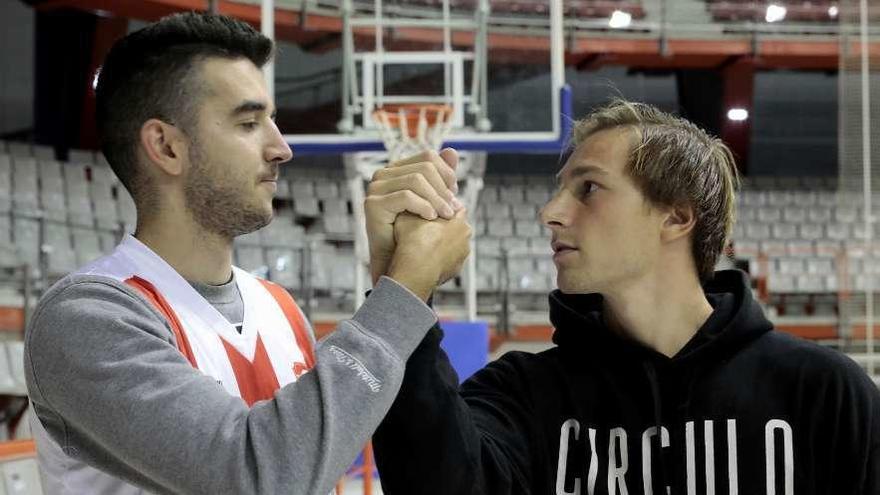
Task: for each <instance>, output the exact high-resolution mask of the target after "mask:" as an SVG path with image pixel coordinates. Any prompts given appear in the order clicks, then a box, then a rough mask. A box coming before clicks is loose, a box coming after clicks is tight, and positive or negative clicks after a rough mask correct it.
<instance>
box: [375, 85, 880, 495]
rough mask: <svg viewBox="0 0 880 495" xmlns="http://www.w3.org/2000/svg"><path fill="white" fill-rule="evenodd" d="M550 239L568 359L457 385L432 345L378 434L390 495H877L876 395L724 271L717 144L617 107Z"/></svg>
mask: <svg viewBox="0 0 880 495" xmlns="http://www.w3.org/2000/svg"><path fill="white" fill-rule="evenodd" d="M572 141H573V142H572V146H571V150H572V152H571V154H570V156H569V158H568V160H567V162H566V163H565V166H564V167H563V168H562V171H561V172H560V173H559V175H558V183H559V187H558V190H557V192H556V193H555V195H554V196H553V198H552V199H551V200H550V202H549V203H548V204H547V205H546V206H545V207H544V209H543V211H542V212H541V219H542V222H543V223H544V225H546V226H547V227H548V228H549V229H550V231H551V232H552V248H553V251H554V255H553V259H554V262H555V264H556V267H557V269H558V275H557V284H558V288H559V289H558V290H556V291H554V292H552V293H551V294H550V319H551V321H552V323H553V325H554V327H555V328H556V331H555V333H554V335H553V342H554V343H555V344H556V345H555V347H553V348H551V349H549V350H547V351H545V352H541V353H538V354H532V353H526V352H511V353H508V354H506V355H504V356H503V357H501V358H500V359H499V360H497V361H495V362H493V363H491V364H489V365H488V366H486V367H485V368H484V369H483V370H481V371H479V372H478V373H477V374H475V375H474V376H473V377H472V378H470V379H469V380H467V381H466V382H465V383H464V384H463V385H461V387H460V388H459V384H458V381H457V378H456V375H455V372H454V371H453V370H452V368H451V367H450V365H449V361H448V359H447V357H446V355H445V354H444V353H443V351H442V350H441V349H440V347H439V341H440V338H441V334H440V332H439V331H437V330H433V331H432V332H431V333H429V334H428V336H427V337H426V338H425V340H423V341H422V343H421V344H420V346H419V348H417V349H416V351H415V352H414V353H413V355H412V356H411V357H410V359H409V361H408V362H407V370H406V375H405V377H404V383H403V385H402V387H401V391H400V394H399V395H398V397H397V399H396V400H395V403H394V405H393V406H392V408H391V411H390V412H389V414H388V416H387V417H386V418H385V420H384V422H383V423H382V425H381V426H380V428H379V430H378V431H377V434H376V435H375V436H374V443H375V448H376V455H377V460H378V466H379V469H380V473H381V475H382V484H383V488H384V492H385V493H386V494H388V495H397V494H401V493H418V494H419V495H430V494H435V493H436V494H441V493H442V494H456V495H462V494H487V495H506V494H536V495H537V494H540V495H545V494H551V493H555V494H557V495H581V494H583V495H587V494H589V495H597V494H642V493H643V494H669V493H674V494H687V495H696V494H715V493H725V494H738V493H741V494H749V495H752V494H785V495H793V494H795V493H797V494H828V495H831V494H834V495H842V494H862V495H868V494H871V495H876V494H877V493H880V394H878V391H877V388H876V387H875V385H874V384H873V383H872V382H871V380H870V379H869V378H868V377H867V376H866V375H865V373H864V372H863V371H862V370H861V369H860V368H859V367H858V366H857V365H856V364H855V363H853V362H852V361H850V360H849V359H848V358H846V357H845V356H843V355H841V354H839V353H837V352H835V351H833V350H829V349H826V348H822V347H820V346H818V345H816V344H813V343H810V342H805V341H802V340H798V339H796V338H794V337H791V336H789V335H786V334H784V333H781V332H778V331H775V330H774V329H773V325H772V324H771V323H770V322H769V321H768V320H767V319H766V318H765V316H764V314H763V312H762V310H761V307H760V305H759V304H758V302H757V301H755V300H754V299H753V298H752V294H751V291H750V288H749V283H748V280H747V278H746V276H745V275H744V274H743V273H742V272H737V271H722V272H717V273H716V272H714V271H713V267H714V266H715V263H716V261H717V259H718V257H719V254H720V253H721V251H722V248H723V247H724V245H725V243H726V242H727V239H728V237H729V235H730V231H731V226H732V225H733V222H734V213H735V201H734V191H735V188H736V185H737V175H736V170H735V166H734V162H733V158H732V155H731V153H730V151H729V150H728V148H727V147H726V146H725V145H724V144H723V143H722V142H721V141H720V140H718V139H715V138H713V137H711V136H709V135H707V134H706V133H705V132H703V131H702V130H700V129H699V128H697V127H696V126H694V125H693V124H691V123H690V122H687V121H686V120H684V119H681V118H677V117H674V116H671V115H669V114H666V113H663V112H661V111H659V110H657V109H656V108H653V107H651V106H648V105H644V104H638V103H630V102H625V101H616V102H613V103H612V104H610V105H608V106H606V107H604V108H601V109H599V110H597V111H596V112H594V113H592V114H590V115H589V116H588V117H587V118H585V119H584V120H582V121H580V122H578V123H577V124H576V126H575V130H574V135H573V139H572Z"/></svg>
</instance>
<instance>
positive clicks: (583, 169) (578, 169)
mask: <svg viewBox="0 0 880 495" xmlns="http://www.w3.org/2000/svg"><path fill="white" fill-rule="evenodd" d="M587 174H596V175H600V176H603V177H608V175H610V174H609V173H608V171H607V170H605V169H604V168H602V167H598V166H596V165H576V166H574V168H573V169H572V170H571V171H570V172H569V173H568V176H569V177H571V178H574V177H580V176H581V175H587ZM561 181H562V172H559V173H558V174H556V183H557V184H559V183H560V182H561Z"/></svg>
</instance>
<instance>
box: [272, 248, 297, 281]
mask: <svg viewBox="0 0 880 495" xmlns="http://www.w3.org/2000/svg"><path fill="white" fill-rule="evenodd" d="M266 261H267V263H268V265H269V279H270V280H271V281H273V282H275V283H276V284H279V285H281V286H283V287H286V288H288V289H298V288H299V287H300V275H301V270H302V253H301V252H300V251H297V250H294V249H284V248H269V249H267V250H266Z"/></svg>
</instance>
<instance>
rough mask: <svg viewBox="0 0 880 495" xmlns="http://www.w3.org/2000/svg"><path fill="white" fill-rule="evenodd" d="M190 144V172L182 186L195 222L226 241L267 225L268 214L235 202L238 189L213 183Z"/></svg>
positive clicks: (197, 151) (238, 192) (268, 220)
mask: <svg viewBox="0 0 880 495" xmlns="http://www.w3.org/2000/svg"><path fill="white" fill-rule="evenodd" d="M193 144H194V146H192V147H191V148H190V163H191V164H192V170H191V171H190V173H189V174H188V177H187V181H186V185H185V186H184V195H185V198H186V206H187V208H188V209H189V211H190V212H191V213H192V215H193V218H194V219H195V221H196V222H197V223H198V224H199V225H200V226H201V227H202V228H203V229H205V230H206V231H208V232H212V233H214V234H218V235H220V236H223V237H225V238H228V239H233V238H235V237H238V236H240V235H243V234H249V233H251V232H254V231H256V230H259V229H261V228H263V227H265V226H266V225H269V222H271V221H272V212H271V211H270V212H269V213H268V214H267V213H266V212H265V211H264V210H261V209H256V208H248V207H247V206H245V205H244V204H242V202H241V201H240V200H239V195H240V194H241V190H240V189H237V188H235V187H231V186H228V185H226V184H218V183H217V182H216V181H213V180H212V179H211V177H210V175H209V172H208V167H209V165H208V164H206V163H205V160H204V159H203V154H202V153H201V152H200V150H199V146H198V145H197V144H196V143H193Z"/></svg>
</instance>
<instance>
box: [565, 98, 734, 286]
mask: <svg viewBox="0 0 880 495" xmlns="http://www.w3.org/2000/svg"><path fill="white" fill-rule="evenodd" d="M614 128H623V129H632V131H633V145H632V148H631V152H630V156H629V159H628V163H627V172H628V173H629V174H630V176H631V177H632V178H633V180H634V181H635V183H636V185H637V187H639V189H640V190H641V192H642V194H644V196H645V198H646V199H647V200H648V201H649V202H650V203H651V204H652V205H655V206H669V207H679V206H690V207H691V208H693V212H694V215H695V218H696V224H695V226H694V230H693V237H692V245H691V250H692V253H693V258H694V262H695V263H696V267H697V272H698V274H699V277H700V280H701V281H703V282H705V281H707V280H709V279H710V278H711V277H712V274H713V273H714V269H715V264H716V263H717V262H718V257H719V256H720V255H721V252H722V251H723V249H724V247H725V246H726V245H727V241H728V239H729V237H730V232H731V230H732V229H733V224H734V222H735V220H736V197H735V194H736V190H737V189H738V188H739V175H738V173H737V169H736V163H735V161H734V158H733V154H732V153H731V151H730V148H728V147H727V145H725V144H724V143H723V142H722V141H721V140H720V139H718V138H716V137H714V136H711V135H709V134H708V133H706V132H705V131H704V130H702V129H700V128H699V127H697V126H696V125H694V124H693V123H691V122H688V121H687V120H685V119H683V118H680V117H676V116H674V115H671V114H668V113H666V112H663V111H661V110H659V109H657V108H656V107H653V106H651V105H647V104H644V103H635V102H630V101H625V100H621V99H616V100H613V101H612V102H611V103H609V104H608V105H606V106H604V107H602V108H599V109H597V110H595V111H593V112H591V113H590V114H589V115H588V116H587V117H585V118H584V119H581V120H579V121H577V122H575V124H574V127H573V129H572V136H571V142H570V145H571V149H572V150H573V149H575V148H576V147H577V146H578V145H580V144H581V143H583V142H584V141H585V140H586V139H587V138H588V137H590V136H591V135H593V134H595V133H597V132H600V131H604V130H607V129H614Z"/></svg>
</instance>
